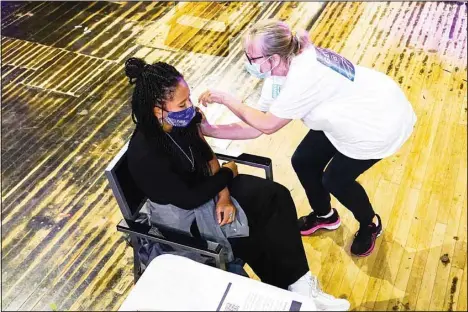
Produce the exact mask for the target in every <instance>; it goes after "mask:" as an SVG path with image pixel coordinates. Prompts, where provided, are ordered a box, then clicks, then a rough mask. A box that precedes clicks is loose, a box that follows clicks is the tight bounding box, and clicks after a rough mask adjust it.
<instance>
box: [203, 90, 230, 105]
mask: <svg viewBox="0 0 468 312" xmlns="http://www.w3.org/2000/svg"><path fill="white" fill-rule="evenodd" d="M233 100H235V98H234V97H233V96H232V95H230V94H229V93H227V92H223V91H218V90H206V91H205V92H203V93H202V94H201V95H200V97H199V98H198V102H199V103H201V104H202V105H203V106H205V107H207V106H208V104H212V103H218V104H223V105H225V104H227V103H229V102H230V101H233Z"/></svg>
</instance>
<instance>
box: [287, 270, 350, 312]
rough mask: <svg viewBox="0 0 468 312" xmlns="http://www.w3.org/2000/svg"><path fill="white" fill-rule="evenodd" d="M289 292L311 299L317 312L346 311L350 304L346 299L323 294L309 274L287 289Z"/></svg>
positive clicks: (313, 277)
mask: <svg viewBox="0 0 468 312" xmlns="http://www.w3.org/2000/svg"><path fill="white" fill-rule="evenodd" d="M288 289H289V291H292V292H295V293H298V294H301V295H303V296H306V297H309V298H312V300H313V301H314V303H315V305H316V306H317V309H318V310H319V311H348V310H349V308H350V306H351V305H350V304H349V302H348V300H346V299H337V298H335V297H333V296H332V295H329V294H326V293H324V292H323V291H322V290H321V289H320V285H319V282H318V280H317V278H316V277H315V276H313V275H312V274H311V273H310V272H307V273H306V275H304V276H303V277H301V278H300V279H298V280H297V282H295V283H294V284H292V285H290V286H289V287H288Z"/></svg>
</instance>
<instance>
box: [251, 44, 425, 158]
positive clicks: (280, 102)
mask: <svg viewBox="0 0 468 312" xmlns="http://www.w3.org/2000/svg"><path fill="white" fill-rule="evenodd" d="M274 80H275V81H274ZM274 84H282V86H281V91H280V93H279V95H278V96H277V97H276V99H273V98H272V86H273V85H274ZM256 108H257V109H259V110H262V111H270V112H271V113H272V114H273V115H275V116H277V117H280V118H285V119H302V121H303V122H304V124H305V125H306V126H307V127H309V128H310V129H313V130H319V131H323V132H324V133H325V135H326V136H327V138H328V139H329V140H330V142H331V143H332V144H333V145H334V146H335V148H336V149H337V150H338V151H339V152H341V153H342V154H344V155H346V156H348V157H350V158H354V159H381V158H384V157H388V156H390V155H392V154H394V153H395V152H396V151H398V149H400V147H401V146H402V145H403V143H405V141H406V140H407V139H408V138H409V137H410V135H411V133H412V131H413V128H414V124H415V123H416V115H415V113H414V111H413V108H412V106H411V103H409V101H408V100H407V99H406V97H405V95H404V93H403V91H402V90H401V89H400V87H399V85H398V84H397V83H396V82H394V81H393V80H392V79H391V78H390V77H388V76H386V75H385V74H383V73H380V72H378V71H375V70H373V69H369V68H366V67H361V66H358V65H353V64H352V63H351V62H350V61H348V60H346V59H345V58H343V57H341V56H340V55H338V54H336V53H334V52H332V51H330V50H326V49H322V48H318V47H311V48H309V49H307V50H305V51H304V52H302V53H301V54H300V55H298V56H296V57H295V58H294V59H293V60H292V62H291V65H290V69H289V73H288V75H287V77H283V78H278V77H272V78H267V79H265V82H264V85H263V89H262V95H261V97H260V101H259V102H258V103H257V105H256Z"/></svg>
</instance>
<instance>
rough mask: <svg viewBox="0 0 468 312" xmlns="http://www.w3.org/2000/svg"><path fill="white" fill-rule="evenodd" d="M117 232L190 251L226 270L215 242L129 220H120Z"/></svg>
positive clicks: (219, 246) (219, 249)
mask: <svg viewBox="0 0 468 312" xmlns="http://www.w3.org/2000/svg"><path fill="white" fill-rule="evenodd" d="M117 230H118V231H120V232H123V233H127V234H130V235H135V236H137V237H141V238H146V239H149V240H151V241H154V242H157V243H162V244H166V245H169V246H171V247H177V248H179V249H183V250H186V251H191V252H194V253H197V254H200V255H204V256H207V257H210V258H213V259H214V260H215V263H216V266H217V267H218V268H221V269H223V270H225V269H226V261H225V259H224V254H223V252H222V249H223V248H222V246H221V245H220V244H218V243H216V242H212V241H206V240H202V239H198V238H195V237H191V236H189V235H187V234H184V233H181V232H178V231H175V230H171V229H169V228H162V227H156V226H154V225H153V226H149V225H147V224H142V223H138V222H133V221H129V220H125V219H123V220H121V221H120V222H119V224H118V225H117Z"/></svg>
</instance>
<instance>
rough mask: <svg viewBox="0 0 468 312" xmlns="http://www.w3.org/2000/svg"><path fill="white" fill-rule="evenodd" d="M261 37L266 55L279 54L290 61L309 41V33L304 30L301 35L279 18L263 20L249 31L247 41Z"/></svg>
mask: <svg viewBox="0 0 468 312" xmlns="http://www.w3.org/2000/svg"><path fill="white" fill-rule="evenodd" d="M256 38H261V48H262V52H263V55H264V56H270V55H273V54H278V55H279V56H280V57H281V58H282V59H283V60H285V61H287V62H288V63H289V62H290V61H291V59H292V57H293V56H295V55H297V54H299V52H300V51H301V49H302V48H303V47H305V46H307V44H308V42H309V38H308V33H307V32H305V34H304V32H303V34H302V35H301V36H300V37H299V36H297V35H296V34H295V33H293V32H292V31H291V29H290V28H289V26H288V24H286V23H284V22H282V21H279V20H272V19H267V20H261V21H259V22H257V23H255V24H254V25H253V26H252V27H251V28H250V29H249V30H248V31H247V34H246V37H245V40H246V41H245V42H246V43H247V42H251V41H253V40H254V39H256Z"/></svg>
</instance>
